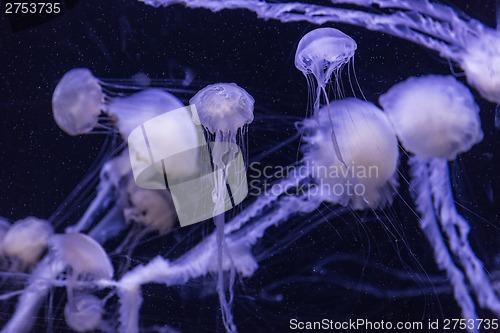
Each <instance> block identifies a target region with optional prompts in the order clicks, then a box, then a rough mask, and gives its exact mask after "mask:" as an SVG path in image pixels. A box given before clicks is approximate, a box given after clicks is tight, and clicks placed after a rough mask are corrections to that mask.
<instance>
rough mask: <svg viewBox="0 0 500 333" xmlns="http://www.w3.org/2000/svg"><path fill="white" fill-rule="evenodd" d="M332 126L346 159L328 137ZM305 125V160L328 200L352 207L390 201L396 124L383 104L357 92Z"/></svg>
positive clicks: (396, 152)
mask: <svg viewBox="0 0 500 333" xmlns="http://www.w3.org/2000/svg"><path fill="white" fill-rule="evenodd" d="M328 113H332V114H333V115H329V114H328ZM330 117H331V119H332V123H333V128H332V126H331V125H330V122H329V121H328V118H330ZM332 129H333V131H335V132H336V133H337V138H338V144H339V150H340V153H341V154H342V156H343V158H344V161H343V162H344V163H342V161H340V160H339V159H338V157H337V156H336V155H335V152H334V151H333V147H332V145H331V141H329V140H328V139H329V137H330V133H331V131H332ZM302 130H303V131H304V134H305V135H304V137H303V139H304V141H305V145H304V146H303V150H304V160H305V161H306V163H308V168H309V169H310V173H311V175H312V176H313V177H314V178H315V180H316V182H317V183H318V186H319V189H320V191H322V192H323V193H322V196H323V198H324V200H326V201H330V202H333V203H337V204H341V205H343V206H349V207H351V208H352V209H367V208H379V207H384V206H385V205H386V204H387V203H390V202H392V197H393V193H394V192H395V186H396V183H397V180H396V173H395V171H396V169H397V166H398V160H399V153H398V145H397V139H396V136H395V134H394V130H393V129H392V128H391V124H390V123H389V120H388V119H387V117H386V115H385V114H384V113H383V112H382V110H380V109H379V108H377V107H376V106H375V105H373V104H372V103H369V102H364V101H361V100H359V99H355V98H347V99H344V100H338V101H331V102H330V106H329V107H326V106H325V107H323V108H322V109H321V110H320V112H319V114H318V115H317V116H316V117H313V118H310V119H306V120H305V121H304V122H303V127H302Z"/></svg>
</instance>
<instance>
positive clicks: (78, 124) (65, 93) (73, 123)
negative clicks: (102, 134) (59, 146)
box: [52, 68, 104, 135]
mask: <svg viewBox="0 0 500 333" xmlns="http://www.w3.org/2000/svg"><path fill="white" fill-rule="evenodd" d="M103 109H104V94H103V92H102V88H101V85H100V84H99V80H97V79H96V78H95V77H94V76H93V75H92V72H91V71H89V70H88V69H86V68H75V69H73V70H71V71H69V72H67V73H66V74H64V76H63V77H62V78H61V80H60V81H59V83H58V84H57V86H56V89H55V90H54V94H53V95H52V110H53V112H54V119H55V121H56V123H57V125H59V127H60V128H61V129H62V130H63V131H65V132H66V133H68V134H69V135H80V134H84V133H88V132H90V131H91V130H92V129H93V128H94V127H95V126H96V125H97V122H98V117H99V115H100V114H101V111H103Z"/></svg>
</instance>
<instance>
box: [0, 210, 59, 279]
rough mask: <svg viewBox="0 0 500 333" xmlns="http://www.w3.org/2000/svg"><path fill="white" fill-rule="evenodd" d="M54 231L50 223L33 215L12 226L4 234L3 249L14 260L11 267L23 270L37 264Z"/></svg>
mask: <svg viewBox="0 0 500 333" xmlns="http://www.w3.org/2000/svg"><path fill="white" fill-rule="evenodd" d="M53 232H54V230H53V228H52V226H51V225H50V223H48V222H47V221H45V220H42V219H38V218H36V217H33V216H30V217H27V218H25V219H23V220H20V221H17V222H16V223H14V224H13V225H12V226H10V228H9V229H8V230H7V231H6V233H5V235H4V236H3V240H2V250H3V253H4V255H5V256H6V257H7V258H9V259H10V261H11V262H12V267H11V269H12V270H14V271H16V270H19V271H23V270H25V269H27V268H28V267H32V266H33V265H34V264H36V262H37V261H38V259H39V258H40V256H41V255H42V253H43V251H45V249H46V248H47V240H48V238H49V237H50V235H52V233H53Z"/></svg>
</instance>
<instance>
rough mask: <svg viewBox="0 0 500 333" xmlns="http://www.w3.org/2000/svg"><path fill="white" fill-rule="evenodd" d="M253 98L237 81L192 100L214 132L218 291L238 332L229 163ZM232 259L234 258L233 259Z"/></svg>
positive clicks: (230, 327)
mask: <svg viewBox="0 0 500 333" xmlns="http://www.w3.org/2000/svg"><path fill="white" fill-rule="evenodd" d="M254 102H255V101H254V99H253V97H252V96H250V94H248V93H247V92H246V91H245V90H244V89H242V88H241V87H239V86H238V85H236V84H235V83H217V84H212V85H209V86H207V87H205V88H203V89H202V90H200V91H199V92H198V93H197V94H196V95H194V96H193V98H191V100H190V103H191V104H193V105H195V106H196V112H193V121H194V123H195V124H196V125H202V126H203V127H204V128H205V129H206V130H208V131H209V132H210V133H211V134H214V135H215V141H214V145H213V147H212V152H211V153H212V162H213V165H214V168H215V173H214V178H215V179H214V185H215V186H214V189H213V191H212V201H213V203H214V209H213V216H214V221H215V224H216V228H217V247H218V265H219V272H218V276H219V277H218V281H217V291H218V292H219V299H220V302H221V310H222V314H223V321H224V326H225V327H226V330H227V331H228V332H235V331H236V326H235V325H234V322H233V317H232V314H231V303H232V298H233V292H232V284H233V283H234V270H232V269H231V278H230V279H231V280H230V286H229V288H230V299H229V301H227V299H226V296H225V287H224V276H223V265H222V261H223V257H224V253H226V255H229V256H230V254H229V252H228V249H227V243H226V242H225V240H224V223H225V220H224V211H225V206H226V201H227V199H226V196H227V192H226V186H227V185H226V184H227V179H228V177H229V166H230V164H231V163H234V159H235V155H236V154H237V153H238V151H239V148H238V146H237V145H236V135H237V134H238V131H241V132H244V126H246V125H247V124H249V123H251V122H252V121H253V108H254ZM230 260H231V261H232V259H230Z"/></svg>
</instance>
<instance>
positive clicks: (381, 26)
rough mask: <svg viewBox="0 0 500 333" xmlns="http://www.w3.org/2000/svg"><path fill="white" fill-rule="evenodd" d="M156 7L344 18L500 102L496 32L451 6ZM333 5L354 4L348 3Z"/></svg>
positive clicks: (386, 1)
mask: <svg viewBox="0 0 500 333" xmlns="http://www.w3.org/2000/svg"><path fill="white" fill-rule="evenodd" d="M141 1H142V2H144V3H146V4H149V5H152V6H155V7H158V6H170V5H172V4H176V3H181V4H183V5H185V6H187V7H191V8H198V7H202V8H207V9H210V10H212V11H214V12H218V11H220V10H222V9H237V8H242V9H247V10H250V11H252V12H255V13H256V14H257V15H258V16H259V17H260V18H263V19H266V20H268V19H275V20H279V21H281V22H297V21H305V22H310V23H313V24H318V25H321V24H325V23H328V22H332V23H333V22H335V23H346V24H352V25H355V26H360V27H363V28H366V29H369V30H375V31H380V32H383V33H386V34H390V35H393V36H396V37H400V38H403V39H407V40H409V41H412V42H414V43H416V44H420V45H422V46H424V47H426V48H428V49H431V50H434V51H436V52H438V53H439V54H440V55H441V56H442V57H443V58H446V59H451V60H453V61H455V62H456V63H457V64H458V65H460V67H461V68H462V69H463V70H464V71H465V75H466V77H467V81H468V82H469V84H470V85H471V86H473V87H474V88H476V89H477V90H478V91H479V93H480V94H481V95H482V96H483V97H484V98H485V99H487V100H489V101H491V102H494V103H500V75H499V73H500V61H499V60H498V59H499V54H500V37H499V36H500V35H499V34H498V31H496V30H494V29H491V28H489V27H487V26H485V25H483V24H482V23H481V22H479V21H477V20H475V19H472V18H470V17H468V16H467V15H461V14H459V13H458V12H456V11H455V10H453V8H451V7H448V6H445V5H443V4H439V3H437V2H431V1H429V0H422V1H417V0H415V1H412V0H401V1H394V0H332V1H331V3H332V5H331V6H323V5H316V4H310V3H300V2H294V3H275V2H266V1H258V2H256V1H253V0H239V1H231V2H224V1H218V0H208V1H200V0H175V1H172V0H141ZM336 5H354V6H355V7H352V8H344V7H335V6H336Z"/></svg>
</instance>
